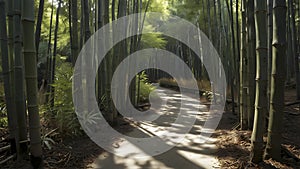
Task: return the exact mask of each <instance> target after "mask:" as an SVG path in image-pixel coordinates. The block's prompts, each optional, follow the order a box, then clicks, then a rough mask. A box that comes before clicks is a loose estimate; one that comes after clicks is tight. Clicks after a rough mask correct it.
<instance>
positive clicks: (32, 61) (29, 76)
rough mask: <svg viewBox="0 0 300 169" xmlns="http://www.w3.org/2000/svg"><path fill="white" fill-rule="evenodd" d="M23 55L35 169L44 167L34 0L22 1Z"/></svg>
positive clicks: (31, 149) (32, 161)
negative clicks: (38, 95)
mask: <svg viewBox="0 0 300 169" xmlns="http://www.w3.org/2000/svg"><path fill="white" fill-rule="evenodd" d="M22 2H23V4H22V26H23V41H24V42H26V43H24V44H23V45H24V46H23V55H24V63H25V78H26V89H27V107H28V115H29V136H30V154H31V163H32V165H33V168H40V167H41V166H42V162H43V160H42V145H41V132H40V129H41V127H40V116H39V107H38V99H37V91H38V86H37V60H36V50H35V41H34V0H23V1H22Z"/></svg>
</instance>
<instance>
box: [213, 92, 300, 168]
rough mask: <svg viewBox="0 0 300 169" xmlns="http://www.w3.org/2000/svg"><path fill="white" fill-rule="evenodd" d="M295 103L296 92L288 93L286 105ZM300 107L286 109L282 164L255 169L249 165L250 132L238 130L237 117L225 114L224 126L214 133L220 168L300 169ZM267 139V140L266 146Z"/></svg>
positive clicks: (265, 165) (268, 162) (253, 165)
mask: <svg viewBox="0 0 300 169" xmlns="http://www.w3.org/2000/svg"><path fill="white" fill-rule="evenodd" d="M295 100H296V91H295V89H294V88H287V89H286V91H285V103H286V104H289V103H292V102H294V101H295ZM299 108H300V104H294V105H289V106H286V107H285V113H284V121H283V131H282V133H283V134H282V136H283V144H282V146H283V151H282V161H281V162H277V161H274V160H272V159H270V160H265V161H264V162H262V163H260V164H258V165H255V164H252V163H250V162H249V159H250V156H249V155H250V148H251V140H250V139H251V132H250V131H240V130H238V126H237V125H236V124H237V121H238V117H237V115H234V114H233V113H231V112H225V113H224V114H223V117H222V120H221V123H220V125H219V127H218V130H217V131H216V133H215V137H216V139H217V145H218V150H219V151H218V152H217V153H216V155H217V157H218V159H219V162H220V164H221V168H229V169H231V168H232V169H233V168H241V169H242V168H270V169H273V168H280V169H285V168H286V169H296V168H300V110H299ZM266 137H267V135H265V136H264V141H265V142H266V139H267V138H266Z"/></svg>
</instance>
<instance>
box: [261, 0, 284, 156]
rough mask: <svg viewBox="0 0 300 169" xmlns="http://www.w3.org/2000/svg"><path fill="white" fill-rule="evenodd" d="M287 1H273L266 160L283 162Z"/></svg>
mask: <svg viewBox="0 0 300 169" xmlns="http://www.w3.org/2000/svg"><path fill="white" fill-rule="evenodd" d="M286 10H287V8H286V0H273V25H274V27H273V59H272V77H271V96H270V115H269V125H268V139H267V146H266V150H265V158H272V159H274V160H281V140H282V136H281V131H282V121H283V111H284V84H285V71H286V69H285V68H286V43H287V42H286Z"/></svg>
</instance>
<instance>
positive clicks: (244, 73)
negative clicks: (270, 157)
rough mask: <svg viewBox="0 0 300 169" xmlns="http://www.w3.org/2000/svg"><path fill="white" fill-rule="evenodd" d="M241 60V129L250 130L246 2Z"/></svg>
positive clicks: (244, 3)
mask: <svg viewBox="0 0 300 169" xmlns="http://www.w3.org/2000/svg"><path fill="white" fill-rule="evenodd" d="M241 29H242V31H241V33H242V36H241V38H242V40H241V42H242V43H241V59H240V124H241V129H242V130H246V129H248V120H247V119H248V112H247V110H248V109H247V107H248V105H247V100H246V97H247V77H246V76H247V69H248V60H247V47H246V41H247V32H246V0H243V1H242V23H241Z"/></svg>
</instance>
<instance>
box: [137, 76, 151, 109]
mask: <svg viewBox="0 0 300 169" xmlns="http://www.w3.org/2000/svg"><path fill="white" fill-rule="evenodd" d="M139 77H140V92H139V103H146V102H149V95H150V93H151V92H152V91H154V90H155V87H154V86H153V85H151V84H150V83H149V80H148V76H147V74H146V73H145V71H143V72H142V73H141V74H140V76H139ZM137 89H138V82H137Z"/></svg>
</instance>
